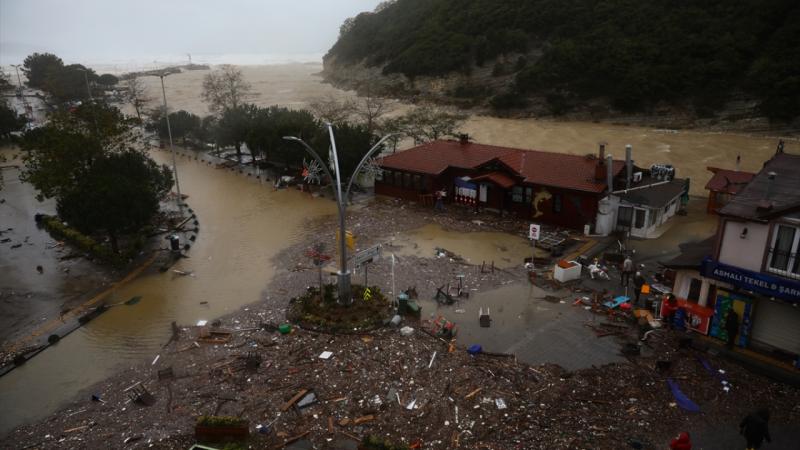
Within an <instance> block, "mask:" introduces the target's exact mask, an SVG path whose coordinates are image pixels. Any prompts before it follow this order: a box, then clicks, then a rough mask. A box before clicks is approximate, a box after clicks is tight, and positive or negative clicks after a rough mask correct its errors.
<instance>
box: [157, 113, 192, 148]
mask: <svg viewBox="0 0 800 450" xmlns="http://www.w3.org/2000/svg"><path fill="white" fill-rule="evenodd" d="M154 116H155V119H156V121H157V125H156V130H157V131H158V135H159V136H160V137H161V138H165V139H166V138H168V137H169V132H168V131H169V130H167V121H166V119H164V118H163V117H162V114H161V110H158V112H157V114H155V115H154ZM169 125H170V129H171V130H172V138H173V139H181V140H182V141H183V143H182V145H183V146H184V147H185V146H186V138H187V137H189V136H196V135H197V134H196V133H197V132H198V130H199V129H200V117H199V116H197V115H195V114H192V113H190V112H188V111H184V110H180V111H176V112H173V113H169Z"/></svg>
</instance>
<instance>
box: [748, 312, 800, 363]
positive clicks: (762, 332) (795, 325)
mask: <svg viewBox="0 0 800 450" xmlns="http://www.w3.org/2000/svg"><path fill="white" fill-rule="evenodd" d="M753 340H754V341H758V342H760V343H762V344H767V345H768V346H770V347H775V348H778V349H781V350H784V351H787V352H790V353H795V354H800V309H798V308H795V307H792V306H791V305H789V304H787V303H783V302H779V301H772V300H769V299H766V298H761V299H760V300H759V302H758V305H757V306H756V311H755V317H754V318H753Z"/></svg>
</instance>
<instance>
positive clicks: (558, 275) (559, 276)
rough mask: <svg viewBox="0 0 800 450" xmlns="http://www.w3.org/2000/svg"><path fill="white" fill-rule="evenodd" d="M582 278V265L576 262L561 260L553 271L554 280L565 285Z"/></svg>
mask: <svg viewBox="0 0 800 450" xmlns="http://www.w3.org/2000/svg"><path fill="white" fill-rule="evenodd" d="M580 277H581V265H580V264H578V263H577V262H575V261H564V260H561V261H559V262H558V264H556V266H555V268H554V269H553V278H555V279H556V280H558V281H560V282H562V283H564V282H567V281H570V280H577V279H578V278H580Z"/></svg>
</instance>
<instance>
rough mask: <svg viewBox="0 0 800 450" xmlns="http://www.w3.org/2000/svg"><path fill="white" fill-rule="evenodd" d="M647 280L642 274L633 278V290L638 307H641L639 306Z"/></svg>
mask: <svg viewBox="0 0 800 450" xmlns="http://www.w3.org/2000/svg"><path fill="white" fill-rule="evenodd" d="M645 282H646V280H645V279H644V275H642V272H636V275H635V276H634V277H633V288H634V291H635V294H636V305H637V306H641V305H640V304H639V297H640V296H641V295H642V286H644V285H645Z"/></svg>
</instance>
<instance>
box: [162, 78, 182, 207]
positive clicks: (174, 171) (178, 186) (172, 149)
mask: <svg viewBox="0 0 800 450" xmlns="http://www.w3.org/2000/svg"><path fill="white" fill-rule="evenodd" d="M167 75H168V74H164V73H162V74H161V75H159V76H158V77H159V78H161V94H162V95H163V97H164V118H165V119H166V120H167V135H169V150H170V152H172V175H173V176H174V177H175V190H176V191H178V199H177V203H178V211H180V213H181V216H183V197H182V196H181V184H180V183H179V182H178V166H177V164H176V163H175V147H173V146H172V128H171V127H170V126H169V112H168V111H167V91H166V89H165V88H164V77H166V76H167Z"/></svg>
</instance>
